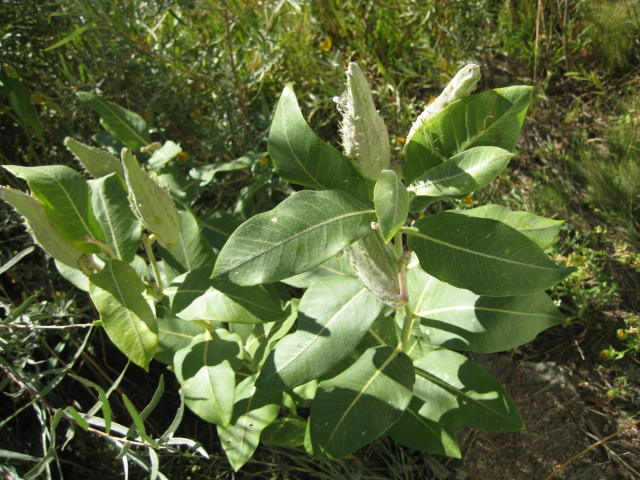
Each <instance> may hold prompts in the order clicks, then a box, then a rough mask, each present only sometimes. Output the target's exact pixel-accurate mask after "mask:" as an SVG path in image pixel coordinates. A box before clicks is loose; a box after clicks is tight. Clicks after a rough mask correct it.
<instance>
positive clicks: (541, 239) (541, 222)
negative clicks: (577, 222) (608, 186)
mask: <svg viewBox="0 0 640 480" xmlns="http://www.w3.org/2000/svg"><path fill="white" fill-rule="evenodd" d="M452 211H453V212H455V213H459V214H461V215H468V216H470V217H477V218H491V219H493V220H498V221H499V222H502V223H504V224H506V225H509V226H510V227H512V228H515V229H516V230H518V231H519V232H520V233H521V234H523V235H524V236H525V237H527V238H530V239H531V240H533V241H534V242H536V244H537V245H538V246H539V247H540V248H548V247H550V246H551V245H553V242H555V241H556V238H557V237H558V233H559V232H560V227H562V224H563V223H564V222H563V221H562V220H551V219H549V218H544V217H539V216H538V215H534V214H533V213H529V212H512V211H511V210H509V209H508V208H505V207H503V206H501V205H484V206H482V207H478V208H472V209H470V210H452Z"/></svg>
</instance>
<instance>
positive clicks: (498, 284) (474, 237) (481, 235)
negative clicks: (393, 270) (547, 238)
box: [408, 212, 575, 296]
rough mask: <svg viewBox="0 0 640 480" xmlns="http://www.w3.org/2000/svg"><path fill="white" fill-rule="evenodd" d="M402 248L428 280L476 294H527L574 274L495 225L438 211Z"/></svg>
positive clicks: (517, 234) (515, 233)
mask: <svg viewBox="0 0 640 480" xmlns="http://www.w3.org/2000/svg"><path fill="white" fill-rule="evenodd" d="M414 228H415V230H416V231H415V233H414V234H412V235H409V238H408V245H409V248H410V249H411V250H413V251H414V252H416V254H417V255H418V258H419V259H420V266H421V267H422V268H423V270H424V271H425V272H427V273H429V274H430V275H432V276H434V277H436V278H438V279H439V280H441V281H443V282H447V283H449V284H451V285H453V286H455V287H458V288H463V289H466V290H471V291H472V292H474V293H476V294H477V295H487V296H512V295H529V294H533V293H537V292H541V291H543V290H545V289H547V288H550V287H552V286H553V285H555V284H556V283H558V282H559V281H560V280H562V279H563V278H565V277H566V276H567V275H569V274H570V273H572V272H573V271H574V270H575V269H574V268H571V267H560V266H559V265H557V264H556V263H555V262H553V261H552V260H551V259H550V258H549V257H547V255H546V254H545V253H544V252H543V251H542V250H541V249H540V247H538V246H537V245H536V244H535V243H534V242H533V241H532V240H530V239H528V238H527V237H525V236H524V235H522V234H521V233H520V232H518V231H517V230H515V229H513V228H511V227H509V226H507V225H505V224H504V223H502V222H498V221H497V220H491V219H485V218H475V217H469V216H466V215H458V214H456V213H449V212H442V213H438V214H437V215H433V216H430V217H425V218H423V219H421V220H418V221H417V222H416V223H415V224H414Z"/></svg>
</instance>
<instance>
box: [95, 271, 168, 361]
mask: <svg viewBox="0 0 640 480" xmlns="http://www.w3.org/2000/svg"><path fill="white" fill-rule="evenodd" d="M145 290H146V286H145V284H144V283H143V282H142V281H141V280H140V278H139V277H138V274H137V273H136V271H135V270H134V269H133V267H131V266H130V265H127V264H126V263H124V262H123V261H122V260H117V259H115V260H110V261H108V262H107V263H106V264H105V266H104V268H103V269H102V270H101V271H100V272H98V273H95V274H93V275H91V276H90V277H89V292H90V294H91V299H92V300H93V302H94V304H95V306H96V308H97V309H98V312H100V320H102V324H103V325H104V329H105V330H106V332H107V335H109V338H111V340H112V341H113V343H115V345H116V346H117V347H118V348H119V349H120V350H121V351H122V352H123V353H124V354H126V355H127V356H128V357H129V358H130V359H131V361H132V362H133V363H135V364H136V365H140V366H141V367H142V368H144V369H145V370H147V369H148V368H149V362H150V361H151V359H152V358H153V355H154V353H155V351H156V347H157V345H158V324H157V321H156V318H155V315H154V314H153V312H152V310H151V307H150V306H149V304H148V303H147V300H146V299H145V298H144V296H143V295H142V292H144V291H145Z"/></svg>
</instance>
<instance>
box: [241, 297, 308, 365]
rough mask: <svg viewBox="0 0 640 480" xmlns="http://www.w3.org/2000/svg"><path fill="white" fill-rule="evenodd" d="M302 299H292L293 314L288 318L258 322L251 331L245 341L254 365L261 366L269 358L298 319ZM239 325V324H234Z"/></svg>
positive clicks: (245, 346)
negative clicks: (270, 353) (279, 341)
mask: <svg viewBox="0 0 640 480" xmlns="http://www.w3.org/2000/svg"><path fill="white" fill-rule="evenodd" d="M299 303H300V300H298V299H297V298H293V299H291V303H290V307H289V308H290V309H291V315H289V318H287V319H286V320H282V321H279V322H271V323H256V324H255V325H254V326H253V328H252V330H251V333H250V334H249V335H248V336H247V338H246V340H245V342H244V348H245V350H246V351H247V353H248V354H249V355H251V365H253V366H254V367H256V368H257V367H259V366H261V365H262V364H263V363H264V362H265V360H266V359H267V355H269V352H271V350H273V347H274V346H275V345H276V343H277V342H278V340H280V339H281V338H282V337H284V336H285V335H286V334H287V333H289V330H291V328H292V327H293V324H294V323H295V321H296V320H297V319H298V305H299ZM234 325H238V324H234Z"/></svg>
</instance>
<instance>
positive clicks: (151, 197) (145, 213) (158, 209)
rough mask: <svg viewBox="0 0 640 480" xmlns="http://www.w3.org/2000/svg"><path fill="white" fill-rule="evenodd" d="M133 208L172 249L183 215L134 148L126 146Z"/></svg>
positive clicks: (161, 242)
mask: <svg viewBox="0 0 640 480" xmlns="http://www.w3.org/2000/svg"><path fill="white" fill-rule="evenodd" d="M122 163H123V165H124V170H125V179H126V181H127V187H129V201H130V202H131V209H132V210H133V213H135V215H136V217H138V218H139V219H140V221H141V222H142V224H143V225H144V227H145V228H146V229H147V230H149V231H150V232H151V233H155V234H156V236H157V237H158V241H159V242H160V244H161V245H162V246H163V247H165V248H168V249H172V248H173V247H175V246H176V245H177V244H178V240H179V236H180V215H179V214H178V209H177V208H176V204H175V203H174V202H173V198H171V195H169V193H168V192H167V191H166V190H165V189H164V188H162V187H161V186H160V185H158V184H157V183H156V182H155V180H154V179H153V178H151V177H150V176H149V175H148V174H147V172H145V171H144V170H142V169H141V168H140V165H139V164H138V161H137V160H136V159H135V157H134V156H133V154H132V153H131V150H129V149H128V148H125V149H123V150H122Z"/></svg>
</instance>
